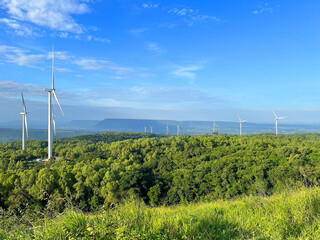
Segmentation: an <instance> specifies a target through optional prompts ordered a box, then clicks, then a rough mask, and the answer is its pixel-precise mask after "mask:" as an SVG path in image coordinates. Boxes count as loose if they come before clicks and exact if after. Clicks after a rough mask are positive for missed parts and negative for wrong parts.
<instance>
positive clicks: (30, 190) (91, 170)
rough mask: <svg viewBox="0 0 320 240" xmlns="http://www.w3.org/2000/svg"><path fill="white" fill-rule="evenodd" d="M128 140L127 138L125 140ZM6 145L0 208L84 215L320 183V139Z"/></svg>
mask: <svg viewBox="0 0 320 240" xmlns="http://www.w3.org/2000/svg"><path fill="white" fill-rule="evenodd" d="M125 139H127V140H125ZM46 145H47V143H46V141H37V140H32V141H28V142H27V150H26V151H22V150H20V147H21V143H20V142H11V143H5V144H0V207H2V208H4V209H9V210H18V209H24V208H26V207H28V208H34V209H39V210H43V209H47V210H50V211H56V212H58V211H62V210H63V209H64V208H65V207H66V206H67V205H68V204H72V205H73V206H76V207H78V208H80V209H82V210H85V211H93V210H96V209H98V208H101V207H103V206H104V207H105V208H107V207H109V206H112V205H114V204H116V203H118V202H120V201H122V200H123V199H125V198H128V197H132V196H134V197H138V198H141V199H142V200H143V201H144V202H145V203H147V204H150V205H153V206H155V205H162V204H169V205H171V204H177V203H181V202H192V201H200V200H201V201H203V200H214V199H230V198H235V197H238V196H243V195H271V194H272V193H274V192H276V191H281V190H282V189H284V188H288V187H292V186H301V185H304V186H312V185H318V183H319V180H320V161H319V159H320V135H318V134H299V135H280V136H275V135H267V134H261V135H248V136H230V135H219V136H209V135H202V136H192V137H190V136H187V135H185V136H181V137H165V136H164V135H163V136H158V135H151V134H144V133H104V134H98V135H88V136H80V137H74V138H70V139H62V140H56V141H55V143H54V155H55V156H59V157H61V158H59V160H57V161H49V162H44V163H37V162H36V161H34V160H35V159H37V158H43V157H45V156H46V154H47V149H46Z"/></svg>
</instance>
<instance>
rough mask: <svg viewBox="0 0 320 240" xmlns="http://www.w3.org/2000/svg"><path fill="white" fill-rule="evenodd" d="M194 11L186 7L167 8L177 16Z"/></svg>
mask: <svg viewBox="0 0 320 240" xmlns="http://www.w3.org/2000/svg"><path fill="white" fill-rule="evenodd" d="M195 12H196V10H193V9H188V8H182V9H178V8H173V9H171V10H169V13H172V14H176V15H178V16H187V15H191V14H194V13H195Z"/></svg>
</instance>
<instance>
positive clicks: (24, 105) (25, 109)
mask: <svg viewBox="0 0 320 240" xmlns="http://www.w3.org/2000/svg"><path fill="white" fill-rule="evenodd" d="M21 98H22V104H23V109H24V113H27V108H26V104H25V102H24V97H23V93H22V92H21Z"/></svg>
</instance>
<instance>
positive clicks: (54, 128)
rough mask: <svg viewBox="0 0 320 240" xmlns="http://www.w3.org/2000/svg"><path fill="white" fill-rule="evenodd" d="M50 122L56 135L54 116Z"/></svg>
mask: <svg viewBox="0 0 320 240" xmlns="http://www.w3.org/2000/svg"><path fill="white" fill-rule="evenodd" d="M52 123H53V133H54V135H55V136H56V134H57V132H56V120H54V116H53V118H52Z"/></svg>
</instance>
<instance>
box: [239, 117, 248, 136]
mask: <svg viewBox="0 0 320 240" xmlns="http://www.w3.org/2000/svg"><path fill="white" fill-rule="evenodd" d="M238 118H239V123H240V136H241V135H242V123H244V122H246V121H247V120H241V118H240V116H239V114H238Z"/></svg>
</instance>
